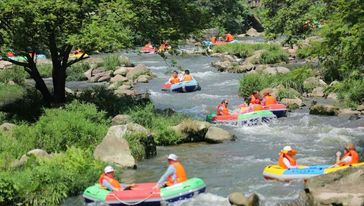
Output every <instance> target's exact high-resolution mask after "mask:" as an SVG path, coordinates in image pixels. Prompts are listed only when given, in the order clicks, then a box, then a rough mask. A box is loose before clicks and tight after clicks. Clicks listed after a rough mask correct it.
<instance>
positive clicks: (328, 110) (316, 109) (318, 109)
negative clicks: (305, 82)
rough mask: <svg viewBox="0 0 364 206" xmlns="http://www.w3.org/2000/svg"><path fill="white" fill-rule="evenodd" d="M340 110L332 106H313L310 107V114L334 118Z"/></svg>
mask: <svg viewBox="0 0 364 206" xmlns="http://www.w3.org/2000/svg"><path fill="white" fill-rule="evenodd" d="M338 110H339V108H338V107H336V106H334V105H330V104H313V105H312V106H311V107H310V114H317V115H329V116H334V115H336V113H337V112H338Z"/></svg>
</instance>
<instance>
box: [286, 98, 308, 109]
mask: <svg viewBox="0 0 364 206" xmlns="http://www.w3.org/2000/svg"><path fill="white" fill-rule="evenodd" d="M281 103H282V104H285V105H286V106H287V107H288V108H298V107H302V105H303V101H302V100H301V99H300V98H298V97H296V98H294V99H289V98H283V99H282V100H281Z"/></svg>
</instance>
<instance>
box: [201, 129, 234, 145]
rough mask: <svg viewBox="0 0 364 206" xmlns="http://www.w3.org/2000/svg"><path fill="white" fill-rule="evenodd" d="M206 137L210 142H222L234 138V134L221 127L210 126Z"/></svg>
mask: <svg viewBox="0 0 364 206" xmlns="http://www.w3.org/2000/svg"><path fill="white" fill-rule="evenodd" d="M205 139H206V141H207V142H209V143H222V142H224V141H228V140H233V139H234V135H233V134H231V133H230V132H228V131H226V130H224V129H221V128H219V127H210V128H209V129H208V130H207V133H206V135H205Z"/></svg>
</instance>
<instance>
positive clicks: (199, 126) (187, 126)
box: [172, 119, 211, 142]
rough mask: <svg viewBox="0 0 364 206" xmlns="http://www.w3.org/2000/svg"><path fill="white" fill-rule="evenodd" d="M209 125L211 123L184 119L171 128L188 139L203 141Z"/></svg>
mask: <svg viewBox="0 0 364 206" xmlns="http://www.w3.org/2000/svg"><path fill="white" fill-rule="evenodd" d="M210 126H211V124H210V123H208V122H204V121H197V120H191V119H186V120H183V121H182V122H181V123H180V124H178V125H176V126H174V127H172V128H173V129H174V130H175V131H176V132H178V133H181V134H183V135H184V137H185V138H186V139H189V141H192V142H194V141H203V140H204V139H205V135H206V132H207V130H208V128H209V127H210Z"/></svg>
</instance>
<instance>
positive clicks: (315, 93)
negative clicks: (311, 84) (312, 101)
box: [308, 87, 325, 97]
mask: <svg viewBox="0 0 364 206" xmlns="http://www.w3.org/2000/svg"><path fill="white" fill-rule="evenodd" d="M308 96H310V97H323V96H325V94H324V88H323V87H316V88H315V89H313V90H312V92H311V93H309V94H308Z"/></svg>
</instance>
